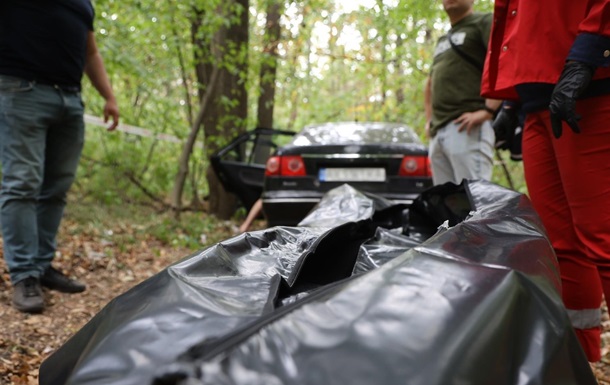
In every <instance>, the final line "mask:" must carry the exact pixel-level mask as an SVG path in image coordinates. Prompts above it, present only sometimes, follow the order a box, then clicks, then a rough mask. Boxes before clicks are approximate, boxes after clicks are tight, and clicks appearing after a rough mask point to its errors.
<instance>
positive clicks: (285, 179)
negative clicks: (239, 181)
mask: <svg viewBox="0 0 610 385" xmlns="http://www.w3.org/2000/svg"><path fill="white" fill-rule="evenodd" d="M345 183H347V184H350V185H351V186H353V187H354V188H356V189H358V190H360V191H364V192H370V193H374V194H377V195H379V196H381V197H383V198H386V199H389V200H391V201H393V202H396V203H405V204H409V203H411V201H412V200H413V199H414V198H415V197H416V196H417V195H418V194H419V193H421V192H422V191H423V190H425V189H426V188H428V187H431V186H432V174H431V169H430V163H429V160H428V149H427V147H426V146H425V145H424V144H423V143H422V142H421V140H420V139H419V137H418V136H417V135H416V134H415V132H414V131H413V129H412V128H410V127H409V126H407V125H405V124H400V123H381V122H338V123H324V124H318V125H311V126H307V127H305V128H303V130H302V131H301V132H300V133H299V134H297V135H296V136H294V138H293V139H292V141H291V142H290V143H289V144H288V145H286V146H283V147H280V148H278V150H277V151H276V152H275V154H274V155H273V156H272V157H270V158H269V160H268V161H267V165H266V169H265V181H264V186H263V195H262V199H263V211H264V212H265V216H266V217H267V221H268V224H269V226H276V225H296V224H298V223H299V222H300V221H301V219H303V218H304V217H305V216H306V215H307V213H308V212H309V211H310V210H311V209H312V208H313V207H314V206H315V205H316V203H318V202H319V201H320V199H321V197H322V195H323V194H324V193H325V192H327V191H329V190H331V189H333V188H335V187H338V186H340V185H342V184H345Z"/></svg>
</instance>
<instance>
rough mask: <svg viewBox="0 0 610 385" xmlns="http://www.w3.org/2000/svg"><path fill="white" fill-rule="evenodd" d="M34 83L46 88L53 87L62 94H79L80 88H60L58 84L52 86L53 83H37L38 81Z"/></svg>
mask: <svg viewBox="0 0 610 385" xmlns="http://www.w3.org/2000/svg"><path fill="white" fill-rule="evenodd" d="M34 83H36V84H42V85H44V86H48V87H53V88H55V89H56V90H59V91H63V92H68V93H72V94H76V93H79V92H80V87H76V86H62V85H60V84H53V83H47V82H39V81H36V80H35V81H34Z"/></svg>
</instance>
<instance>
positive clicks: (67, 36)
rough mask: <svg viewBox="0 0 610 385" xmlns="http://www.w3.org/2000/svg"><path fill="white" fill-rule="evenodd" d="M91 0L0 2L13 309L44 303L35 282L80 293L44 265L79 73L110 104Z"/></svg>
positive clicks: (68, 161) (110, 108) (77, 110)
mask: <svg viewBox="0 0 610 385" xmlns="http://www.w3.org/2000/svg"><path fill="white" fill-rule="evenodd" d="M93 20H94V9H93V5H92V4H91V2H90V0H72V1H48V0H31V1H23V0H3V1H2V2H0V162H1V163H2V185H1V188H0V222H1V227H2V237H3V244H4V258H5V260H6V264H7V266H8V269H9V273H10V278H11V282H12V284H13V305H14V306H15V308H16V309H18V310H20V311H23V312H29V313H36V312H41V311H43V310H44V298H43V292H42V287H43V286H44V287H47V288H49V289H54V290H58V291H61V292H67V293H77V292H82V291H84V290H85V285H84V284H82V283H80V282H78V281H76V280H73V279H70V278H68V277H67V276H65V275H64V274H63V273H62V272H61V271H59V270H58V269H56V268H54V267H52V266H51V262H52V261H53V258H54V255H55V248H56V235H57V231H58V229H59V225H60V222H61V218H62V216H63V211H64V207H65V205H66V194H67V192H68V190H69V188H70V186H71V185H72V182H73V181H74V177H75V174H76V169H77V165H78V162H79V159H80V155H81V151H82V148H83V144H84V138H85V131H84V130H85V125H84V120H83V113H84V105H83V102H82V99H81V79H82V76H83V74H86V75H87V77H88V78H89V79H90V80H91V83H92V85H93V86H94V87H95V88H96V90H97V91H98V92H99V93H100V95H101V96H102V97H103V98H104V99H105V101H106V103H105V107H104V119H105V120H106V121H108V120H110V119H111V123H110V125H109V127H108V129H109V130H114V129H115V128H116V127H117V125H118V122H119V109H118V106H117V102H116V99H115V97H114V93H113V91H112V87H111V85H110V82H109V80H108V75H107V73H106V70H105V67H104V64H103V60H102V57H101V55H100V53H99V51H98V49H97V45H96V42H95V37H94V33H93Z"/></svg>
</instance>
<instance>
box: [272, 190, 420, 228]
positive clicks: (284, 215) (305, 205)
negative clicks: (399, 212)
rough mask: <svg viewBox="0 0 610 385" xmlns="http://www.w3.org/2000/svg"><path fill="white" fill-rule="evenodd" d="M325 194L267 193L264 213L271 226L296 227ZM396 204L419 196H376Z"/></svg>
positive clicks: (304, 192)
mask: <svg viewBox="0 0 610 385" xmlns="http://www.w3.org/2000/svg"><path fill="white" fill-rule="evenodd" d="M323 195H324V193H322V192H317V191H303V190H277V191H265V192H264V193H263V195H262V200H263V212H264V213H265V217H266V218H267V224H268V226H269V227H271V226H296V225H297V224H298V223H299V222H301V221H302V220H303V218H305V217H306V216H307V214H309V212H310V211H311V209H313V208H314V206H315V205H316V204H318V202H320V200H321V199H322V196H323ZM375 195H378V196H381V197H383V198H385V199H388V200H390V201H392V202H393V203H396V204H411V203H412V202H413V200H414V199H415V198H416V197H417V196H418V195H419V194H377V193H376V194H375Z"/></svg>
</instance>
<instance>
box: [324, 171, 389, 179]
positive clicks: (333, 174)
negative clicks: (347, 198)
mask: <svg viewBox="0 0 610 385" xmlns="http://www.w3.org/2000/svg"><path fill="white" fill-rule="evenodd" d="M318 177H319V179H320V181H321V182H385V168H322V169H320V173H319V175H318Z"/></svg>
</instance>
